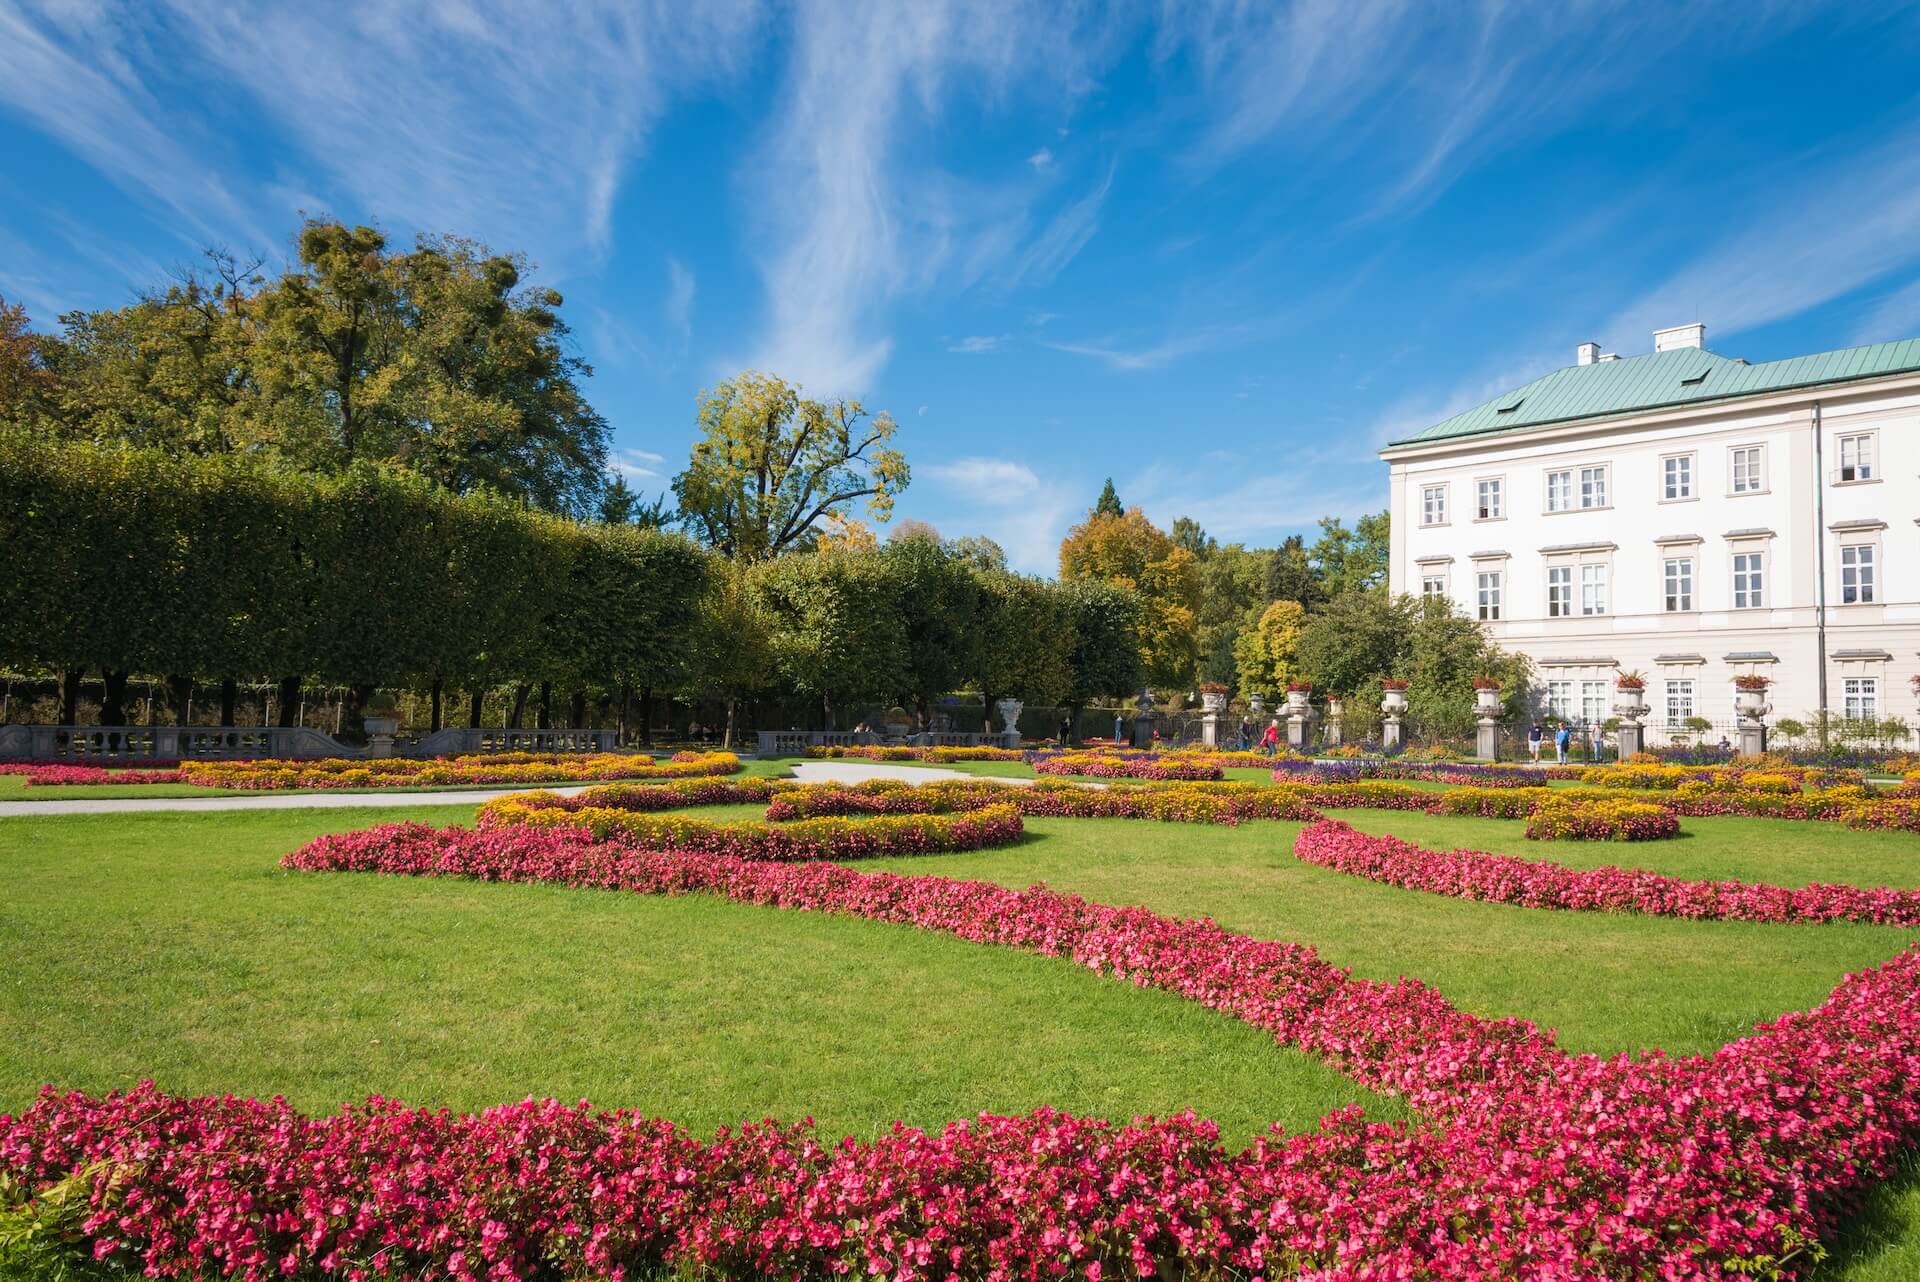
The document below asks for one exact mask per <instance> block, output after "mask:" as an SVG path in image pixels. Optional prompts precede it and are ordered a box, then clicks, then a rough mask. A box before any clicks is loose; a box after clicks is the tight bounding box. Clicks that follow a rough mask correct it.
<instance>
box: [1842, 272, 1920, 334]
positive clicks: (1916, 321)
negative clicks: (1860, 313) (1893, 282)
mask: <svg viewBox="0 0 1920 1282" xmlns="http://www.w3.org/2000/svg"><path fill="white" fill-rule="evenodd" d="M1896 338H1920V279H1915V280H1910V281H1908V282H1907V283H1906V284H1905V285H1903V286H1901V287H1900V288H1899V289H1896V290H1894V291H1893V292H1892V293H1890V294H1887V295H1886V296H1884V297H1883V298H1881V299H1880V301H1879V302H1877V303H1875V304H1874V305H1873V309H1872V310H1871V311H1869V312H1868V313H1867V315H1866V317H1865V319H1863V320H1862V321H1861V322H1860V325H1859V327H1858V328H1857V329H1855V330H1854V333H1853V341H1854V342H1856V343H1884V342H1887V341H1888V340H1890V339H1896Z"/></svg>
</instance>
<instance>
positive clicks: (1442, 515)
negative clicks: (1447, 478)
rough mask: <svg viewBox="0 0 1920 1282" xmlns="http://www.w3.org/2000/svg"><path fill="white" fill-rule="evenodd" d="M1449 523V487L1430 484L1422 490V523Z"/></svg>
mask: <svg viewBox="0 0 1920 1282" xmlns="http://www.w3.org/2000/svg"><path fill="white" fill-rule="evenodd" d="M1446 523H1447V487H1446V486H1444V485H1428V486H1425V487H1423V488H1422V489H1421V491H1420V524H1422V525H1445V524H1446Z"/></svg>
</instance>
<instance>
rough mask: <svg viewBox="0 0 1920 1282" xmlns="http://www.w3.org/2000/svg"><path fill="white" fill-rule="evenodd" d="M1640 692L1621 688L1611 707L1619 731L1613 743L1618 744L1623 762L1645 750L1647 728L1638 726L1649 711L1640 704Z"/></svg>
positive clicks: (1615, 734) (1644, 705)
mask: <svg viewBox="0 0 1920 1282" xmlns="http://www.w3.org/2000/svg"><path fill="white" fill-rule="evenodd" d="M1640 698H1641V691H1639V690H1634V689H1629V688H1627V687H1621V689H1620V691H1619V693H1618V696H1617V697H1616V699H1615V701H1614V705H1613V715H1614V716H1616V717H1618V718H1620V729H1619V730H1617V731H1616V732H1615V733H1614V741H1615V742H1616V743H1618V744H1619V748H1620V753H1619V755H1620V759H1621V760H1622V761H1625V760H1626V759H1627V758H1628V757H1631V756H1632V755H1633V754H1634V753H1636V752H1645V751H1646V750H1647V728H1646V727H1645V726H1643V725H1641V724H1640V720H1641V718H1643V717H1645V716H1646V715H1647V713H1648V712H1649V711H1651V709H1649V708H1648V707H1647V705H1646V704H1644V703H1642V702H1640Z"/></svg>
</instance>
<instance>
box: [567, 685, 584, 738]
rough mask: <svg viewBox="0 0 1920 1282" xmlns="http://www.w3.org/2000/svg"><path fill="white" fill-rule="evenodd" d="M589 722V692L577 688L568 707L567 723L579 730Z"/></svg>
mask: <svg viewBox="0 0 1920 1282" xmlns="http://www.w3.org/2000/svg"><path fill="white" fill-rule="evenodd" d="M586 724H587V692H586V691H585V690H575V691H574V692H573V701H572V703H571V704H569V705H568V707H567V725H568V726H569V727H570V728H572V729H574V730H578V729H580V728H581V727H583V726H585V725H586Z"/></svg>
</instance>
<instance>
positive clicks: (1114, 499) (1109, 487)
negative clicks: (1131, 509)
mask: <svg viewBox="0 0 1920 1282" xmlns="http://www.w3.org/2000/svg"><path fill="white" fill-rule="evenodd" d="M1125 512H1126V509H1125V508H1124V507H1122V506H1120V494H1119V492H1118V491H1117V490H1115V489H1114V488H1113V478H1112V477H1111V476H1109V477H1108V478H1107V483H1106V484H1105V485H1103V486H1101V487H1100V497H1099V498H1098V499H1097V500H1095V502H1094V505H1093V514H1094V515H1095V516H1121V515H1124V514H1125Z"/></svg>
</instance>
